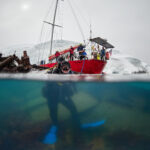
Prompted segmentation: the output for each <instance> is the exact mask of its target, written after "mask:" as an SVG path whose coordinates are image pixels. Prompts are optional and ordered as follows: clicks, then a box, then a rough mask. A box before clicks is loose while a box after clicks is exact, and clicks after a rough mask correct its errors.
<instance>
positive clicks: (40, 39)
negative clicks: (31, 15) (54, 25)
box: [38, 23, 44, 64]
mask: <svg viewBox="0 0 150 150" xmlns="http://www.w3.org/2000/svg"><path fill="white" fill-rule="evenodd" d="M43 29H44V23H43V24H42V29H41V33H40V38H39V42H40V43H39V44H42V43H41V41H42V34H43ZM41 47H42V45H41ZM40 52H41V49H40V48H39V57H38V64H39V60H40Z"/></svg>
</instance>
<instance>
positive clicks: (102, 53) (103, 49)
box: [101, 47, 106, 61]
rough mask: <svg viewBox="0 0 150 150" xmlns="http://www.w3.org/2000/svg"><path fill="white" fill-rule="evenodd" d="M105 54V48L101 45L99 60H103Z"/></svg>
mask: <svg viewBox="0 0 150 150" xmlns="http://www.w3.org/2000/svg"><path fill="white" fill-rule="evenodd" d="M105 55H106V49H105V47H103V48H102V50H101V60H104V61H105Z"/></svg>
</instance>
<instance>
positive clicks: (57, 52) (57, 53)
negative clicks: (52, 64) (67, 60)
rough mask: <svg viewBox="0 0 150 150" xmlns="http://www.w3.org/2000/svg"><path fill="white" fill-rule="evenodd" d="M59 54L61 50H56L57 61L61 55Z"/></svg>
mask: <svg viewBox="0 0 150 150" xmlns="http://www.w3.org/2000/svg"><path fill="white" fill-rule="evenodd" d="M59 56H60V53H59V51H56V53H55V57H56V61H57V60H58V57H59Z"/></svg>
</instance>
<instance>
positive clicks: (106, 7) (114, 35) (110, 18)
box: [0, 0, 150, 64]
mask: <svg viewBox="0 0 150 150" xmlns="http://www.w3.org/2000/svg"><path fill="white" fill-rule="evenodd" d="M52 1H54V0H0V21H1V23H0V48H3V47H8V46H11V45H18V44H31V43H34V44H36V43H37V42H38V39H39V36H40V31H41V27H42V21H43V20H44V17H45V15H46V13H47V11H48V9H49V7H50V5H51V4H52ZM66 1H68V0H64V2H61V3H64V4H63V5H64V9H63V11H62V12H63V15H64V17H63V20H61V21H63V22H64V23H63V26H64V29H63V38H64V40H73V41H80V40H82V36H81V35H80V32H79V30H78V28H77V24H76V22H75V19H74V17H73V15H72V14H71V11H70V8H69V7H68V6H69V5H68V4H67V5H65V3H66ZM70 2H71V3H72V5H73V9H74V10H75V12H76V14H77V15H78V18H79V21H81V26H82V30H83V32H84V34H85V37H86V39H88V38H89V28H88V27H89V25H90V22H91V24H92V30H93V35H94V36H100V37H102V38H106V39H107V40H108V41H109V42H110V43H111V44H113V45H114V46H115V47H116V49H117V50H120V51H122V52H124V53H126V54H130V55H132V56H135V57H137V58H140V59H142V60H144V61H145V62H148V63H149V64H150V56H149V55H150V51H149V47H150V31H149V30H150V29H149V28H150V8H149V6H150V0H70ZM47 21H49V20H47ZM49 29H50V27H49Z"/></svg>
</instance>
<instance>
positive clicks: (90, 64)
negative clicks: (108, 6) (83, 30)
mask: <svg viewBox="0 0 150 150" xmlns="http://www.w3.org/2000/svg"><path fill="white" fill-rule="evenodd" d="M90 41H91V42H95V43H97V44H99V45H101V46H104V47H105V48H106V49H108V48H114V46H112V45H111V44H109V43H108V42H107V41H106V40H104V39H102V38H100V37H98V38H94V39H90ZM77 48H78V46H75V47H74V49H77ZM69 50H70V49H66V50H63V51H61V52H60V55H64V54H66V53H69ZM55 58H56V56H55V55H51V56H50V57H49V60H50V61H51V60H54V59H55ZM69 63H70V66H71V70H72V71H73V72H77V73H83V74H101V73H102V71H103V69H104V67H105V65H106V63H107V61H103V60H94V59H91V60H74V61H69ZM56 64H57V63H49V64H45V65H42V66H44V67H49V68H53V67H54V66H55V65H56Z"/></svg>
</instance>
